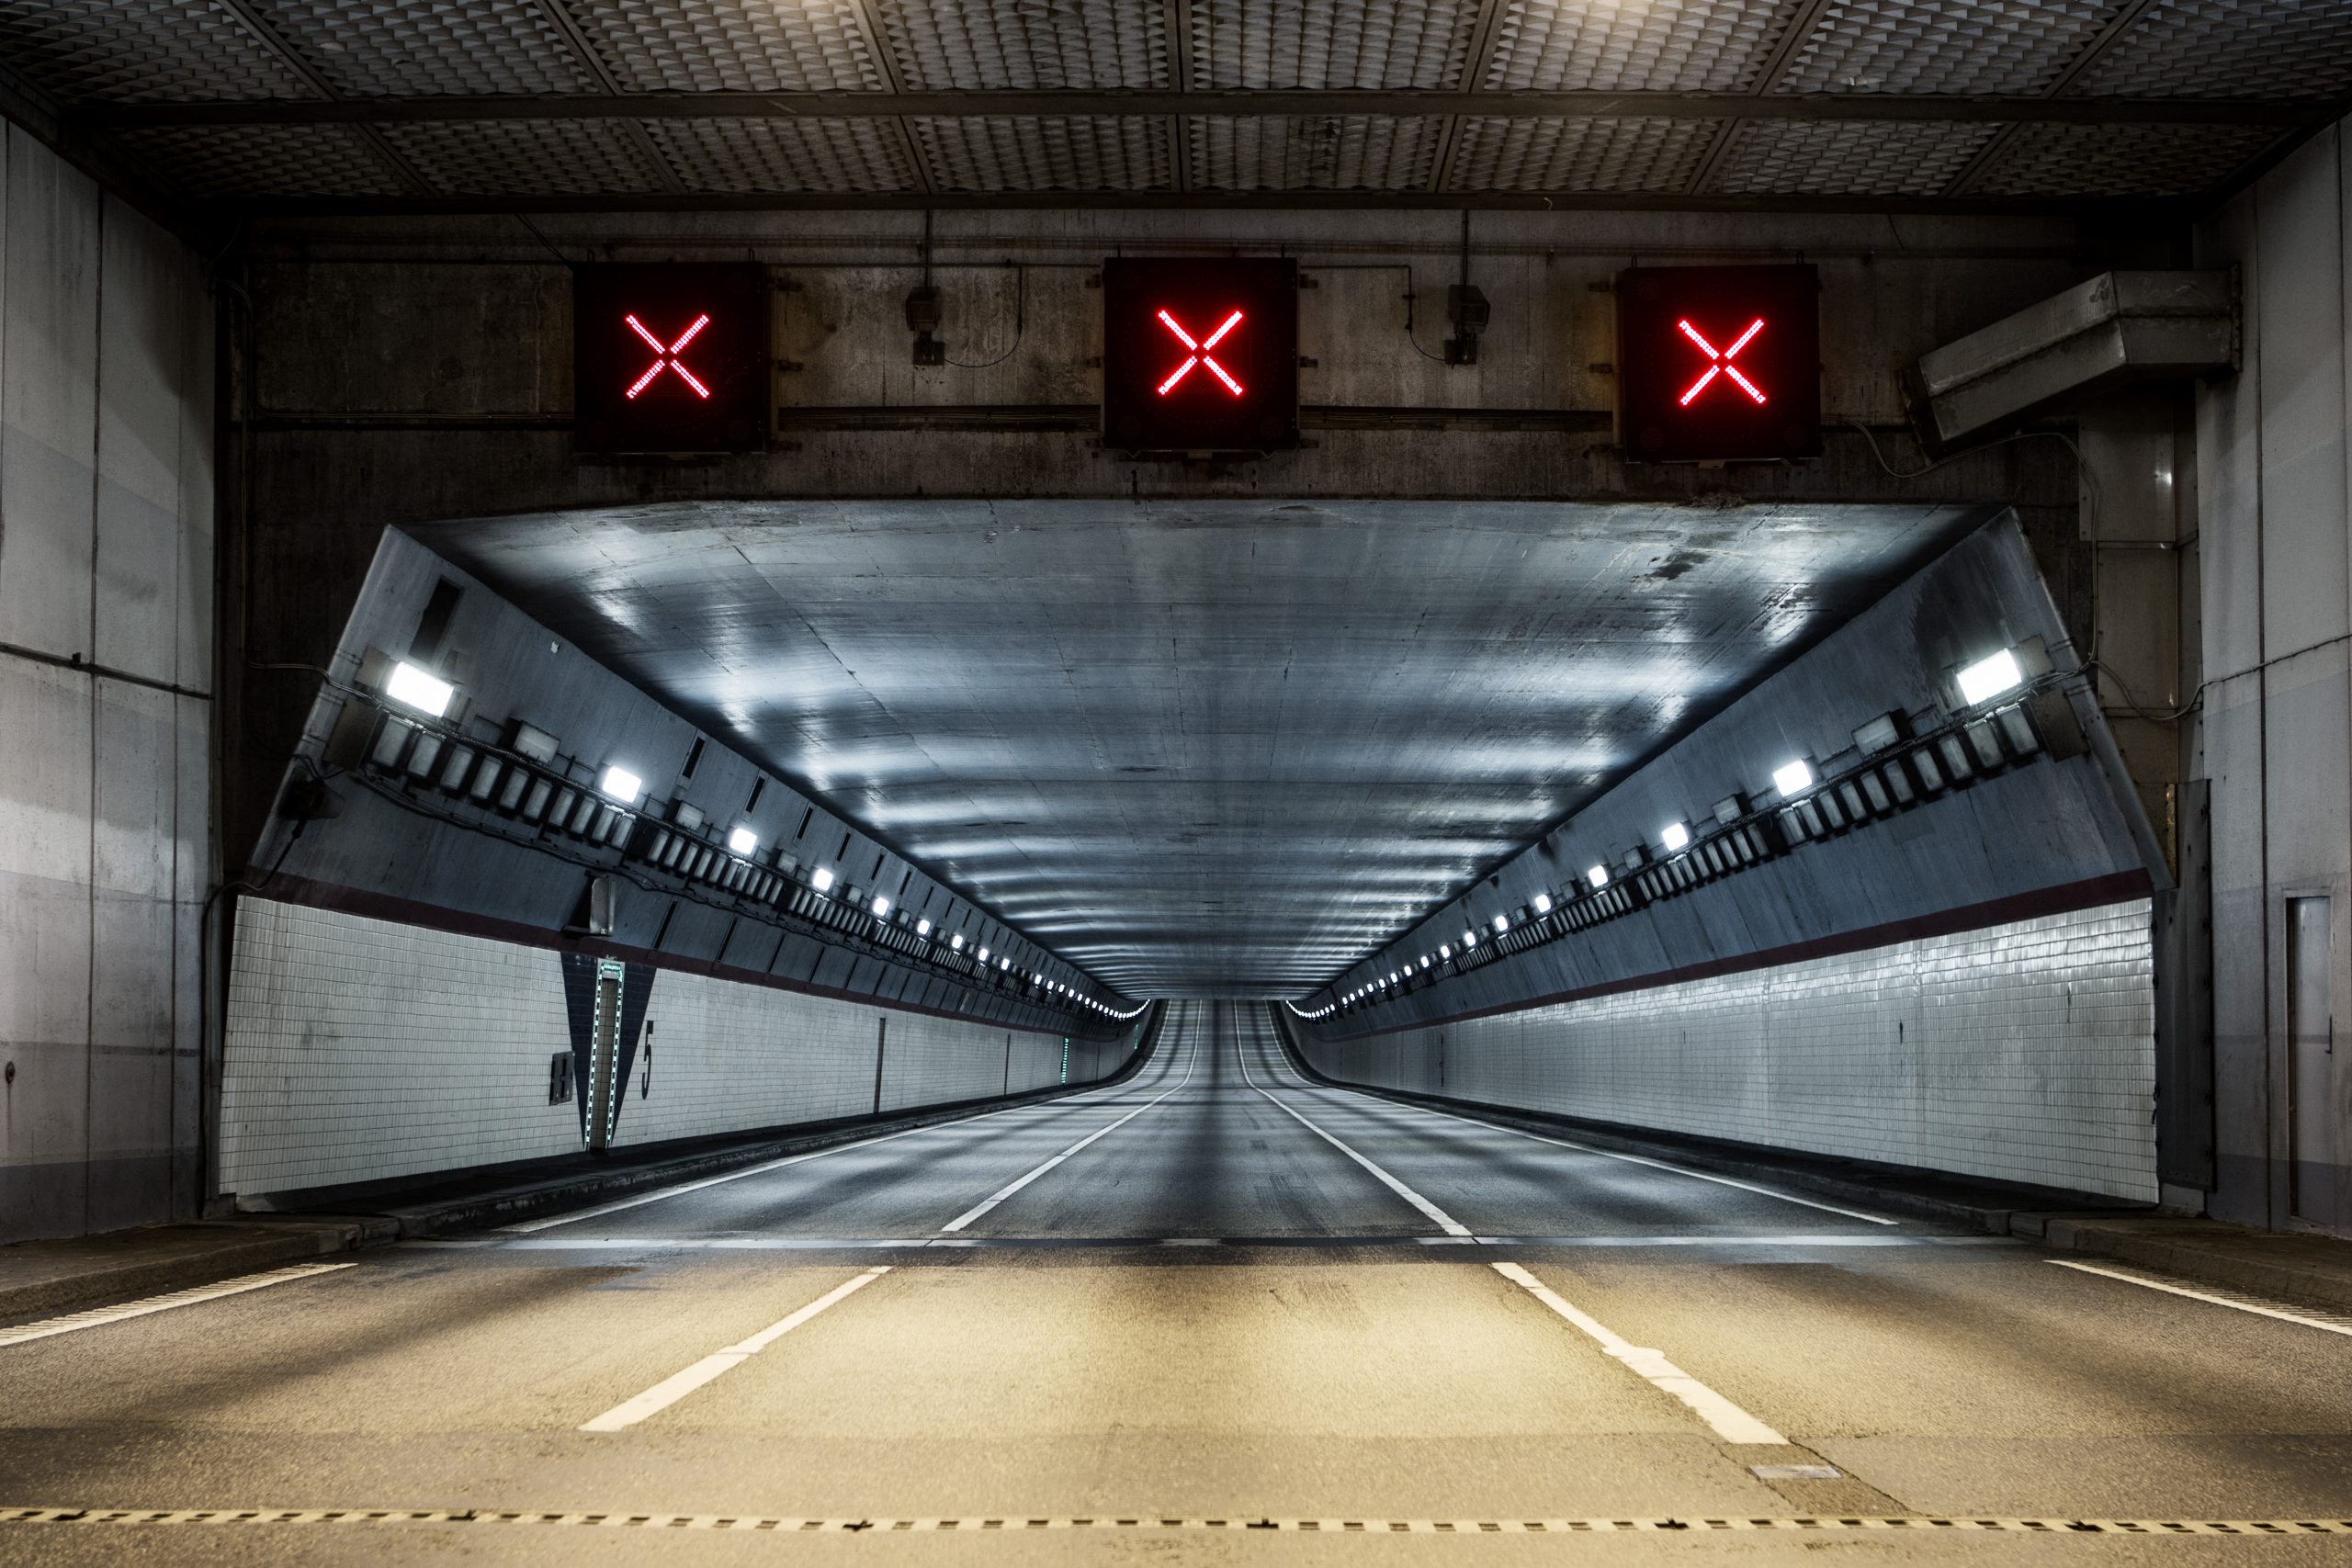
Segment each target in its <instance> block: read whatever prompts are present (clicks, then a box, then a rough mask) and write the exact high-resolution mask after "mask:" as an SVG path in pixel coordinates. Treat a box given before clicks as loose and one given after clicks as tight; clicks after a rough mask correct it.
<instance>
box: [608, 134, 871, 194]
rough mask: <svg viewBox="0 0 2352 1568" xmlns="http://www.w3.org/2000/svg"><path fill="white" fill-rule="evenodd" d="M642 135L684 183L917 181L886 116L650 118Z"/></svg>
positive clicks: (858, 186) (748, 186)
mask: <svg viewBox="0 0 2352 1568" xmlns="http://www.w3.org/2000/svg"><path fill="white" fill-rule="evenodd" d="M643 123H644V126H645V131H646V134H647V135H649V136H650V137H651V138H652V139H653V144H654V146H655V148H656V149H657V150H659V152H661V154H662V157H664V158H665V159H667V160H668V161H669V164H670V166H671V167H672V168H673V169H675V170H676V171H677V172H678V175H679V177H680V178H681V179H682V180H684V183H685V184H686V185H687V186H688V187H689V188H691V189H695V190H711V191H724V192H727V193H729V194H737V193H741V194H756V193H758V192H762V191H818V192H823V193H825V194H828V195H848V194H853V193H856V192H861V191H902V190H912V189H914V188H915V178H914V172H913V170H912V169H910V167H909V166H908V163H907V147H906V143H905V141H902V140H901V139H900V138H899V134H898V132H897V130H895V129H894V128H893V127H892V125H891V122H890V121H888V120H887V119H880V118H871V119H818V118H806V119H651V120H646V121H644V122H643Z"/></svg>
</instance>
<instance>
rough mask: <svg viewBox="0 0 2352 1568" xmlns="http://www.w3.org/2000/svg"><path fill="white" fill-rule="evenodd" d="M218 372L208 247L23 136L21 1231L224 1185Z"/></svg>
mask: <svg viewBox="0 0 2352 1568" xmlns="http://www.w3.org/2000/svg"><path fill="white" fill-rule="evenodd" d="M212 367H213V353H212V308H211V304H210V302H209V300H208V299H206V297H205V290H204V285H203V280H202V276H201V268H200V266H199V264H198V257H197V256H196V255H195V254H194V253H193V252H191V251H189V250H188V249H187V247H186V246H184V245H182V244H181V243H179V242H178V241H177V240H175V239H174V238H172V237H171V236H170V235H169V234H167V233H165V232H164V231H163V230H161V229H159V228H157V227H156V226H155V225H154V224H153V223H151V222H150V221H148V220H146V219H145V218H143V217H141V215H140V214H139V213H138V212H136V211H135V210H133V209H130V207H128V206H126V205H124V204H123V203H122V202H121V201H120V200H119V199H117V198H116V197H111V196H108V195H106V194H104V193H103V192H101V191H100V190H99V189H98V187H97V186H96V185H95V184H93V183H92V182H91V181H90V180H89V179H88V178H87V177H86V176H85V175H82V174H80V173H78V172H77V171H75V170H74V168H72V167H71V166H69V165H68V164H65V163H63V162H62V161H61V160H60V159H59V158H58V157H57V156H56V155H55V154H54V153H52V152H49V151H48V150H47V149H46V148H44V147H42V146H41V145H40V143H39V142H38V141H34V140H33V138H32V137H30V136H29V135H28V134H27V133H25V132H24V131H23V130H18V129H17V128H16V127H14V126H7V127H5V128H0V1064H4V1065H0V1242H8V1241H16V1240H21V1239H25V1238H28V1237H36V1236H54V1235H78V1234H81V1233H83V1232H86V1231H101V1230H111V1229H115V1228H118V1227H120V1226H125V1225H135V1224H151V1223H153V1222H156V1221H162V1220H169V1219H175V1218H186V1217H187V1216H189V1215H191V1214H193V1213H195V1212H196V1208H197V1205H198V1201H199V1190H200V1187H201V1179H202V1173H201V1171H200V1168H199V1154H198V1151H199V1148H200V1146H201V1145H200V1139H199V1136H198V1115H199V1107H200V1104H201V1095H200V1093H199V1090H198V1079H199V1070H198V1057H199V1052H198V1013H199V997H198V946H199V942H200V941H201V934H200V933H201V931H202V927H203V908H204V899H205V888H206V886H207V879H208V869H207V868H208V866H209V862H210V825H209V810H210V806H211V797H212V792H211V748H212V727H213V707H212V698H211V691H212V672H213V649H212V450H213V448H212V442H213V430H212Z"/></svg>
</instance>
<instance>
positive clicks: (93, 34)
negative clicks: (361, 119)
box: [0, 0, 318, 103]
mask: <svg viewBox="0 0 2352 1568" xmlns="http://www.w3.org/2000/svg"><path fill="white" fill-rule="evenodd" d="M0 57H5V58H6V60H7V62H8V63H10V64H11V65H14V66H16V67H17V69H18V70H20V71H22V72H24V73H26V74H27V75H28V76H30V77H31V78H32V79H33V80H34V81H36V82H38V83H40V85H41V86H42V87H44V88H46V89H47V90H48V91H50V92H51V93H54V94H56V95H57V96H59V97H61V98H63V99H65V100H66V101H68V102H91V101H105V102H110V103H149V102H160V101H166V100H170V101H178V100H188V99H195V100H204V99H218V98H311V97H316V96H318V95H317V94H316V93H314V92H312V91H311V88H310V85H308V84H307V83H305V82H304V81H303V80H302V78H301V76H300V74H298V73H296V72H294V71H292V70H290V69H288V67H287V65H286V64H285V62H283V61H282V60H281V59H280V58H279V57H278V56H277V53H276V52H275V51H272V50H271V49H270V47H269V45H268V44H267V42H266V41H265V40H264V39H261V38H260V37H259V36H258V35H257V34H255V33H254V30H253V29H252V28H249V27H247V26H246V25H245V24H244V22H243V20H242V19H241V18H239V17H237V16H236V14H235V13H234V12H232V11H231V10H230V9H229V8H228V7H227V6H221V5H218V4H214V3H212V0H0Z"/></svg>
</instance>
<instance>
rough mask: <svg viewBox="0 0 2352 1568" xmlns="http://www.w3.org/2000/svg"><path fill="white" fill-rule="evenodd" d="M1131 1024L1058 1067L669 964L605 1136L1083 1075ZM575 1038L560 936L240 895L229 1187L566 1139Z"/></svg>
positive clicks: (262, 1186)
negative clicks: (513, 938)
mask: <svg viewBox="0 0 2352 1568" xmlns="http://www.w3.org/2000/svg"><path fill="white" fill-rule="evenodd" d="M886 1020H887V1021H888V1029H887V1032H886V1031H885V1030H884V1029H883V1028H882V1027H881V1025H882V1023H883V1021H886ZM1137 1028H1139V1026H1136V1027H1131V1028H1129V1029H1128V1030H1127V1031H1126V1032H1125V1033H1123V1034H1121V1035H1119V1036H1117V1037H1116V1038H1114V1039H1106V1040H1102V1041H1099V1042H1093V1043H1090V1042H1088V1041H1086V1040H1083V1039H1073V1040H1071V1041H1070V1043H1069V1047H1068V1056H1067V1062H1065V1048H1064V1044H1063V1037H1062V1036H1061V1035H1058V1034H1050V1033H1042V1032H1037V1031H1035V1030H1024V1029H1007V1028H1004V1027H1001V1026H998V1025H992V1024H988V1023H982V1022H977V1021H964V1020H956V1019H945V1018H939V1017H935V1016H933V1015H929V1014H924V1013H919V1012H910V1011H906V1010H898V1009H883V1008H877V1007H867V1006H860V1005H857V1004H854V1003H851V1002H844V1001H837V1000H834V999H832V998H825V997H814V996H807V995H803V994H800V993H797V992H794V991H787V990H782V989H775V988H771V987H761V986H749V985H742V984H739V983H736V982H732V981H727V980H718V979H712V978H709V977H707V976H700V975H695V974H691V973H684V972H679V971H663V972H661V973H659V974H657V975H656V976H655V977H654V980H653V985H652V989H651V992H650V996H649V998H648V1000H647V1003H646V1010H645V1023H644V1026H643V1032H642V1033H641V1034H640V1036H639V1050H638V1052H637V1055H636V1060H635V1071H633V1072H632V1073H631V1074H630V1076H629V1081H628V1091H627V1095H628V1097H627V1099H626V1100H625V1101H624V1102H623V1105H622V1107H621V1112H620V1119H619V1122H618V1124H617V1127H616V1137H615V1144H616V1146H619V1145H630V1144H646V1143H652V1142H658V1141H660V1140H663V1139H670V1138H689V1137H696V1136H701V1135H705V1134H719V1133H729V1132H739V1131H744V1130H748V1129H753V1128H768V1127H780V1126H788V1125H791V1124H794V1123H797V1122H821V1121H827V1120H831V1119H833V1118H837V1117H850V1116H865V1115H871V1114H873V1113H874V1112H875V1111H876V1110H877V1109H879V1110H881V1111H906V1110H910V1109H913V1108H917V1107H920V1106H924V1105H939V1104H947V1103H952V1102H955V1101H958V1100H980V1099H986V1098H989V1097H990V1096H995V1095H1001V1094H1004V1093H1008V1092H1010V1093H1015V1094H1017V1093H1021V1092H1023V1091H1024V1090H1028V1089H1042V1088H1046V1087H1047V1086H1050V1085H1054V1084H1058V1083H1062V1082H1069V1083H1073V1084H1076V1083H1085V1082H1091V1081H1092V1080H1094V1079H1097V1078H1100V1077H1105V1076H1107V1075H1109V1074H1111V1073H1113V1072H1115V1071H1117V1070H1118V1068H1119V1067H1120V1066H1122V1065H1124V1064H1125V1061H1126V1060H1127V1058H1128V1055H1129V1054H1130V1053H1131V1051H1132V1049H1133V1047H1134V1045H1135V1043H1136V1033H1137ZM648 1043H650V1050H648V1049H647V1048H646V1046H647V1044H648ZM571 1047H572V1039H571V1028H570V1025H569V1023H568V1022H567V1020H566V1016H565V1008H564V987H563V976H562V972H561V964H560V958H559V955H558V954H557V953H554V952H552V951H549V950H548V949H543V948H535V947H525V946H521V945H519V944H516V943H513V942H497V941H493V940H491V939H489V938H485V937H477V936H469V935H459V934H453V933H449V932H444V931H427V930H424V929H421V928H418V927H414V926H404V925H397V924H393V923H390V922H388V921H384V920H378V919H369V918H368V917H365V916H360V915H351V914H344V913H341V912H338V911H333V910H325V909H315V908H306V907H304V906H300V905H295V904H281V903H276V902H272V901H270V900H268V899H263V898H248V899H246V900H244V901H243V903H241V904H240V905H239V906H238V913H237V934H236V947H235V956H234V959H233V966H232V975H231V978H230V987H229V1021H228V1041H227V1046H226V1055H225V1064H224V1068H223V1074H222V1082H221V1093H220V1179H221V1187H222V1190H224V1191H229V1192H235V1193H239V1194H243V1195H245V1196H248V1197H251V1196H254V1195H258V1194H266V1193H274V1192H292V1191H299V1190H302V1189H305V1188H316V1187H332V1186H341V1185H345V1184H347V1183H360V1182H371V1181H382V1180H388V1179H396V1178H400V1177H404V1176H413V1175H419V1174H423V1173H426V1172H433V1171H443V1170H455V1169H463V1168H469V1167H474V1166H482V1165H494V1164H498V1163H501V1162H503V1161H507V1160H519V1159H531V1158H535V1157H541V1156H551V1155H561V1154H569V1153H571V1152H572V1151H574V1150H576V1149H577V1148H579V1146H580V1133H579V1122H578V1111H577V1109H576V1106H575V1104H574V1103H573V1102H571V1101H556V1102H550V1100H549V1099H548V1077H549V1070H548V1069H549V1059H550V1058H551V1057H554V1056H557V1055H564V1054H566V1053H568V1052H570V1051H571ZM877 1050H878V1053H879V1055H880V1058H881V1064H880V1065H881V1069H882V1071H881V1084H880V1088H881V1094H880V1103H879V1105H878V1107H877V1105H876V1092H875V1091H876V1071H875V1069H876V1055H877ZM1065 1074H1067V1077H1065Z"/></svg>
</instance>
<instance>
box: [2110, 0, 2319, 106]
mask: <svg viewBox="0 0 2352 1568" xmlns="http://www.w3.org/2000/svg"><path fill="white" fill-rule="evenodd" d="M2347 93H2352V5H2345V4H2342V3H2341V0H2335V3H2327V0H2164V3H2163V4H2161V5H2159V6H2156V7H2155V8H2154V9H2153V10H2151V11H2150V12H2149V13H2148V14H2147V15H2146V16H2144V17H2141V18H2140V20H2139V21H2138V22H2137V23H2135V24H2134V25H2133V26H2132V27H2131V28H2130V30H2128V31H2127V32H2125V33H2124V35H2123V36H2122V37H2121V38H2119V39H2116V40H2115V41H2114V42H2113V43H2112V44H2110V45H2109V46H2108V48H2107V51H2106V52H2104V53H2103V54H2101V55H2100V56H2099V58H2098V60H2097V61H2096V62H2093V64H2092V65H2091V66H2090V68H2089V69H2088V70H2086V71H2085V72H2084V73H2083V74H2082V75H2081V76H2080V77H2079V78H2077V79H2076V80H2075V82H2074V83H2073V84H2072V85H2071V86H2070V88H2069V89H2068V96H2072V97H2115V96H2143V97H2170V96H2180V97H2233V98H2246V97H2266V98H2337V97H2342V96H2345V95H2346V94H2347Z"/></svg>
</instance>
